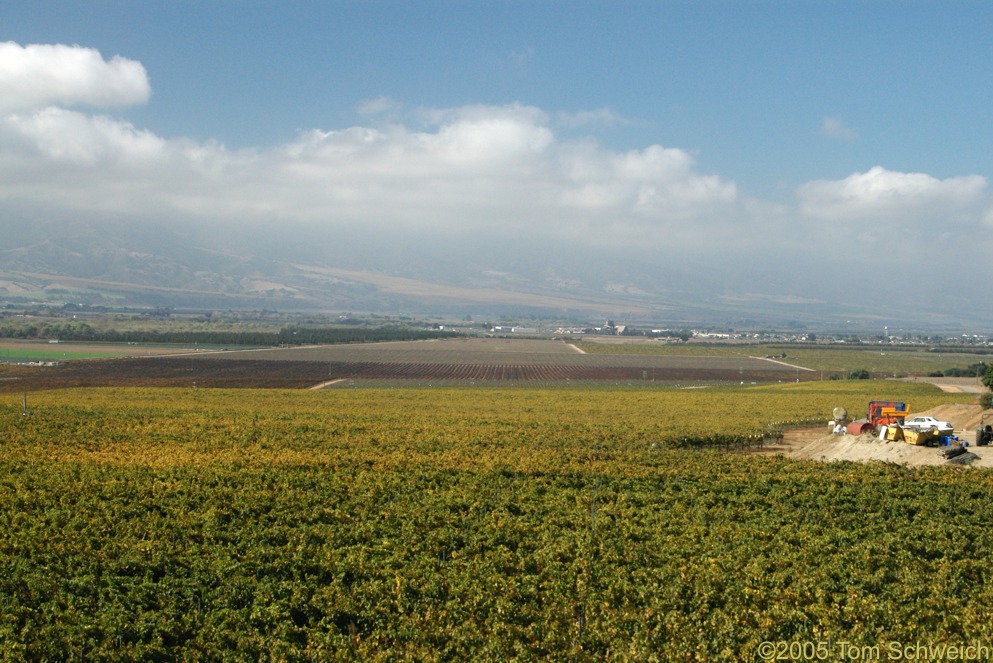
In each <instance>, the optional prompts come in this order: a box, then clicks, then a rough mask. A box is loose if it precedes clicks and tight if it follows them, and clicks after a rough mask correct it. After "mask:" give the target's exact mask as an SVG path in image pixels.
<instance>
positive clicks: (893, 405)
mask: <svg viewBox="0 0 993 663" xmlns="http://www.w3.org/2000/svg"><path fill="white" fill-rule="evenodd" d="M908 412H910V409H909V408H908V407H907V404H906V403H903V402H900V401H869V413H868V416H867V417H866V418H865V419H859V420H858V421H853V422H851V423H850V424H848V426H846V427H845V432H846V433H848V434H849V435H861V434H863V433H874V432H875V431H877V430H879V428H881V427H883V426H890V425H896V424H902V423H903V420H904V418H906V416H907V413H908Z"/></svg>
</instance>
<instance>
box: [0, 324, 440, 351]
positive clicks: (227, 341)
mask: <svg viewBox="0 0 993 663" xmlns="http://www.w3.org/2000/svg"><path fill="white" fill-rule="evenodd" d="M456 335H457V334H456V333H455V332H451V331H442V330H435V329H419V328H416V327H405V326H382V327H298V326H289V327H283V328H282V329H280V330H279V331H191V330H185V331H184V330H151V329H149V330H130V331H117V330H114V329H107V330H101V329H95V328H93V327H92V326H90V325H88V324H86V323H85V322H84V323H80V324H74V323H66V324H64V325H59V324H48V323H43V324H41V325H28V326H26V327H16V326H11V325H8V326H4V327H0V337H3V338H19V339H48V340H59V341H85V342H94V343H170V344H182V345H222V346H224V345H227V346H231V345H235V346H243V345H251V346H274V345H309V344H321V343H363V342H373V341H400V340H422V339H429V338H448V337H452V336H456Z"/></svg>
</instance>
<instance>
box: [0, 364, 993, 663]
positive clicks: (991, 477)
mask: <svg viewBox="0 0 993 663" xmlns="http://www.w3.org/2000/svg"><path fill="white" fill-rule="evenodd" d="M880 396H886V397H890V398H897V399H902V400H907V401H913V402H914V404H915V406H917V407H920V408H926V407H931V406H933V405H937V404H940V403H949V402H963V401H967V400H970V398H971V397H968V396H963V395H961V394H960V395H951V394H942V393H941V392H939V391H937V390H936V389H933V388H931V387H928V386H925V385H917V384H911V383H893V382H887V383H882V382H873V381H859V382H842V381H838V382H823V383H804V384H793V385H776V386H764V387H745V388H735V389H711V390H690V391H675V390H660V391H647V390H627V389H598V390H592V389H547V390H546V389H531V390H524V389H487V390H473V389H389V390H385V389H384V390H380V389H365V390H363V389H358V390H352V391H318V392H311V391H276V390H272V391H263V390H237V391H226V390H205V389H200V390H194V389H172V390H169V389H157V390H156V389H90V390H64V391H62V390H60V391H48V392H38V393H31V394H29V395H28V400H27V406H28V414H27V415H24V414H23V398H22V397H19V396H18V395H13V394H9V395H4V396H3V397H2V398H0V656H2V657H3V658H4V660H77V661H88V660H118V661H138V660H142V661H144V660H221V659H224V660H287V661H296V660H363V661H366V660H370V661H377V660H378V661H397V660H409V661H424V660H452V661H456V660H457V661H463V660H478V661H505V660H522V661H523V660H542V659H544V660H571V661H583V660H590V661H593V660H596V661H599V660H638V661H641V660H658V661H693V660H700V661H703V660H706V661H727V660H742V661H753V660H764V657H765V654H767V653H768V652H767V650H766V648H767V647H769V645H763V644H762V643H764V642H772V643H777V642H782V643H786V644H787V645H790V646H792V643H799V644H800V646H808V645H806V644H805V643H810V645H809V646H810V647H813V646H820V647H827V646H828V645H829V644H830V647H832V648H833V649H832V651H833V657H832V658H831V659H828V660H839V658H840V656H839V651H840V650H839V649H838V648H839V647H848V646H851V647H855V646H861V647H890V646H892V643H905V644H908V645H911V644H913V643H934V644H941V643H945V644H949V643H950V644H956V643H968V642H972V641H975V640H981V641H985V642H989V641H990V639H991V637H993V621H991V608H990V606H993V583H990V582H989V581H990V575H989V571H988V568H989V565H988V560H987V557H988V555H989V551H990V550H991V549H993V534H991V532H990V530H989V527H988V524H989V522H990V521H991V518H993V504H991V502H990V499H989V498H990V489H991V487H993V474H990V473H989V472H987V471H983V470H976V469H971V468H964V469H960V470H955V469H951V468H944V467H939V468H920V469H908V468H904V467H899V466H895V465H855V464H850V463H834V464H817V463H804V462H794V461H788V460H785V459H782V458H779V457H774V456H767V455H756V454H754V453H748V452H727V451H719V450H717V449H716V448H715V447H717V446H720V445H721V444H723V443H725V442H727V441H728V440H729V439H730V438H735V439H746V438H747V439H759V438H761V437H762V436H763V435H765V434H767V433H768V432H769V430H770V428H771V429H775V428H777V427H779V426H782V425H785V424H787V423H789V422H791V421H801V420H814V419H817V418H820V419H821V420H823V419H825V418H826V417H827V416H829V413H830V410H831V409H832V408H833V407H835V406H839V405H840V406H844V407H847V408H848V409H849V410H850V411H853V412H857V411H860V410H861V409H862V407H864V403H865V401H867V400H869V399H870V398H874V397H880ZM776 422H779V423H776ZM685 447H690V448H685ZM708 447H709V448H708ZM773 646H776V645H773ZM778 646H780V647H782V646H784V645H778ZM819 651H821V650H819ZM847 651H854V650H847ZM870 651H871V650H870ZM881 651H883V652H884V653H885V652H886V651H887V650H886V649H883V650H881ZM760 657H763V658H761V659H760ZM791 660H802V659H791Z"/></svg>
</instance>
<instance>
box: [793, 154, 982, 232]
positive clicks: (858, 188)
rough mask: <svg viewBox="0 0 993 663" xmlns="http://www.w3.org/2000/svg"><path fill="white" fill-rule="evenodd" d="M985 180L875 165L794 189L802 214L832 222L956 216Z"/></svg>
mask: <svg viewBox="0 0 993 663" xmlns="http://www.w3.org/2000/svg"><path fill="white" fill-rule="evenodd" d="M985 189H986V178H985V177H982V176H980V175H966V176H962V177H950V178H948V179H944V180H939V179H937V178H935V177H932V176H931V175H927V174H925V173H901V172H894V171H889V170H886V169H885V168H882V167H881V166H876V167H874V168H871V169H870V170H869V171H868V172H865V173H853V174H852V175H849V176H848V177H846V178H845V179H843V180H817V181H814V182H808V183H807V184H804V185H803V186H801V187H799V189H797V198H798V199H799V202H800V209H801V211H802V212H803V213H805V214H807V215H809V216H812V217H816V218H820V219H835V220H860V219H873V218H875V219H899V218H902V219H905V220H908V221H912V220H914V219H921V218H925V217H927V218H933V217H934V216H935V215H939V216H943V217H944V218H956V217H958V216H959V215H961V214H963V213H968V214H970V215H971V214H972V213H974V211H975V207H976V206H977V205H978V204H980V203H981V202H982V198H983V194H984V191H985Z"/></svg>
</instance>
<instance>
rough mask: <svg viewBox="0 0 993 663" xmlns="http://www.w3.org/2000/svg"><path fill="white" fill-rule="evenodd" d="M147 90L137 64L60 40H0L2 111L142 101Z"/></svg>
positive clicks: (145, 96)
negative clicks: (22, 44) (40, 41)
mask: <svg viewBox="0 0 993 663" xmlns="http://www.w3.org/2000/svg"><path fill="white" fill-rule="evenodd" d="M150 94H151V87H150V86H149V83H148V76H147V75H146V74H145V68H144V67H143V66H142V65H141V63H139V62H135V61H134V60H128V59H125V58H122V57H119V56H114V57H113V58H111V59H110V60H109V61H107V60H104V59H103V57H102V56H101V55H100V53H99V51H97V50H95V49H92V48H82V47H80V46H66V45H63V44H29V45H27V46H20V45H18V44H16V43H14V42H0V112H8V113H10V112H22V111H29V110H32V109H37V108H41V107H44V106H48V105H56V106H72V105H77V104H85V105H89V106H96V107H116V106H127V105H132V104H140V103H144V102H145V101H147V100H148V97H149V95H150Z"/></svg>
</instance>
